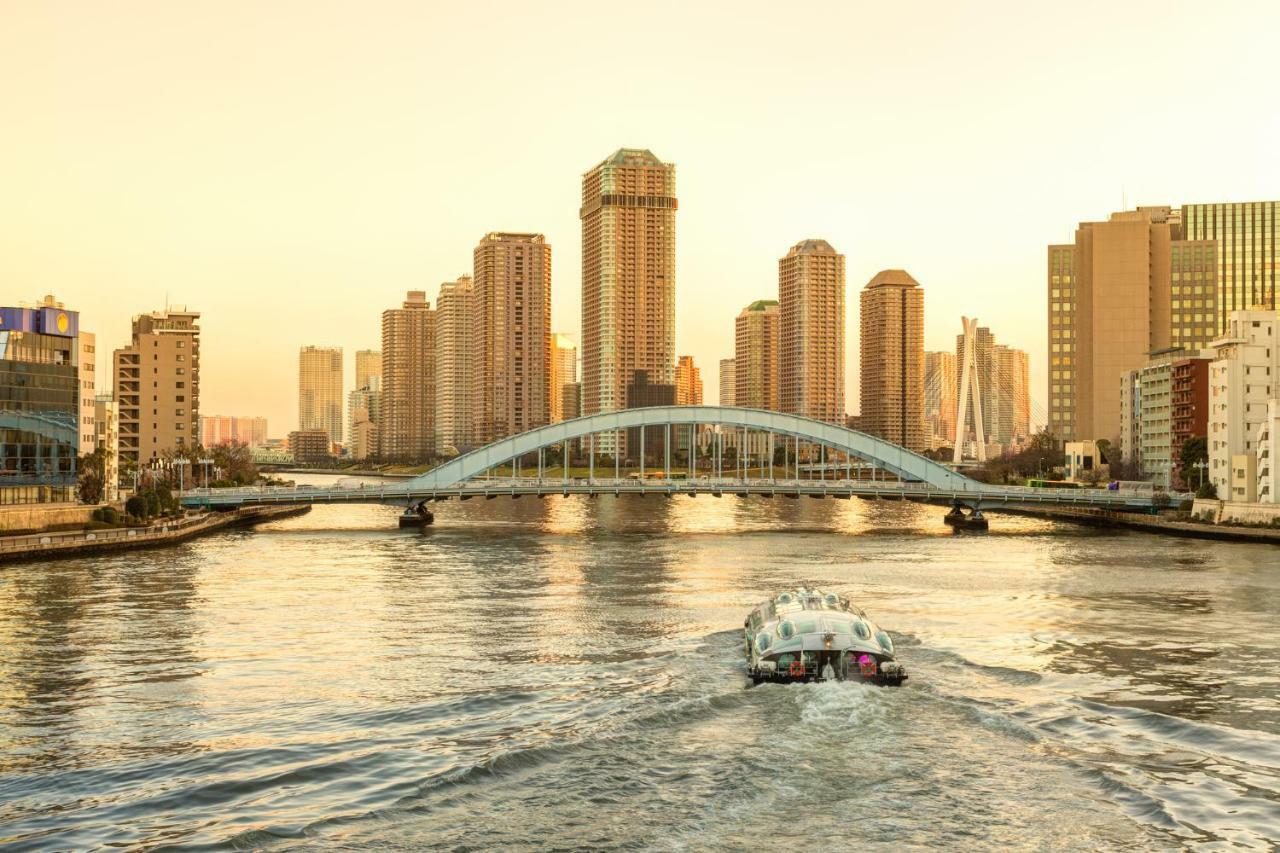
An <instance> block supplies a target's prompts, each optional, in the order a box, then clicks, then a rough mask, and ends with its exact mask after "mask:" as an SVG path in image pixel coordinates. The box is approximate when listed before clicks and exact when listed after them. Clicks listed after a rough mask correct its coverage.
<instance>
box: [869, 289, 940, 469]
mask: <svg viewBox="0 0 1280 853" xmlns="http://www.w3.org/2000/svg"><path fill="white" fill-rule="evenodd" d="M861 352H862V418H861V421H860V423H861V425H862V429H863V431H864V432H867V433H870V434H871V435H876V436H879V437H880V438H883V439H886V440H888V441H892V442H894V443H895V444H900V445H902V446H903V447H905V448H907V449H908V450H914V451H917V452H919V451H922V450H924V449H925V446H926V441H925V433H924V291H923V290H922V289H921V288H920V284H919V282H917V281H916V280H915V279H914V278H912V277H911V276H910V275H908V274H907V272H906V271H905V270H883V271H881V272H879V273H877V274H876V275H875V277H874V278H872V279H871V281H869V282H867V286H866V287H865V288H864V289H863V291H862V349H861Z"/></svg>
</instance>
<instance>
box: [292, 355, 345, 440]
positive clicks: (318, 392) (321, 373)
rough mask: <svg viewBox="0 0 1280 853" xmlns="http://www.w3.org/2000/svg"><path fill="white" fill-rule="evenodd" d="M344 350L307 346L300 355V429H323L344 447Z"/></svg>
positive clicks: (330, 437)
mask: <svg viewBox="0 0 1280 853" xmlns="http://www.w3.org/2000/svg"><path fill="white" fill-rule="evenodd" d="M342 403H343V394H342V347H315V346H305V347H303V348H302V349H301V350H299V352H298V429H299V430H302V431H306V430H312V429H322V430H324V431H325V432H327V433H328V434H329V440H330V441H331V442H333V443H334V444H341V443H342V432H343V430H342V421H343V417H342Z"/></svg>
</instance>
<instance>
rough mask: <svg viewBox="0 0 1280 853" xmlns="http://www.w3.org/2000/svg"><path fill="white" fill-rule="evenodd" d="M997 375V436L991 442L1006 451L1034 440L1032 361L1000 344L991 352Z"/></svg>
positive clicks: (1021, 353) (1020, 351) (1018, 351)
mask: <svg viewBox="0 0 1280 853" xmlns="http://www.w3.org/2000/svg"><path fill="white" fill-rule="evenodd" d="M991 362H992V368H993V371H994V374H995V382H994V386H995V387H994V391H995V394H994V405H995V409H996V419H995V433H994V434H993V435H994V437H993V439H991V440H994V441H995V442H997V443H999V444H1000V445H1002V446H1003V447H1004V448H1005V449H1006V450H1013V449H1016V448H1018V447H1021V446H1022V445H1023V444H1025V443H1026V442H1027V440H1028V439H1030V438H1031V378H1030V372H1031V359H1030V358H1029V357H1028V356H1027V354H1026V353H1025V352H1023V351H1022V350H1020V349H1015V348H1014V347H1007V346H1004V345H1003V344H996V345H995V346H994V347H993V348H992V351H991Z"/></svg>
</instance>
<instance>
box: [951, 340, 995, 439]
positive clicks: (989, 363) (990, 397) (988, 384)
mask: <svg viewBox="0 0 1280 853" xmlns="http://www.w3.org/2000/svg"><path fill="white" fill-rule="evenodd" d="M995 349H996V338H995V335H993V334H991V329H989V328H987V327H986V326H978V327H976V328H975V329H974V333H973V365H972V369H973V370H974V372H975V373H976V374H977V377H978V399H977V400H970V401H969V406H968V408H967V411H966V413H965V419H964V423H962V424H958V426H959V427H960V441H962V442H969V441H977V438H978V425H977V423H976V422H975V420H974V418H975V417H976V416H977V414H978V412H979V411H981V412H982V435H983V438H984V440H985V441H986V442H987V443H988V444H989V443H991V442H994V441H996V440H997V439H996V438H995V434H996V431H997V427H998V424H999V421H1000V405H999V402H998V400H997V397H996V390H997V388H998V386H999V383H998V381H997V379H996V360H995ZM956 363H957V364H958V365H963V364H964V335H956ZM959 379H960V377H957V380H956V381H957V382H959ZM971 384H972V383H971ZM956 387H957V389H958V390H957V393H959V392H960V391H963V389H960V388H959V385H957V386H956ZM957 399H958V398H957ZM978 404H981V405H980V406H979V405H978ZM954 417H955V416H953V420H954Z"/></svg>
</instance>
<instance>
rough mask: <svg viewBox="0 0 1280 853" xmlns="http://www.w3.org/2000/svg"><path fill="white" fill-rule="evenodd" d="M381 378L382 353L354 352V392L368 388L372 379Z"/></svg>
mask: <svg viewBox="0 0 1280 853" xmlns="http://www.w3.org/2000/svg"><path fill="white" fill-rule="evenodd" d="M375 376H376V377H378V378H379V379H381V378H382V353H381V352H379V351H378V350H376V349H360V350H356V390H357V391H358V390H360V389H361V388H368V387H369V380H370V379H372V378H373V377H375Z"/></svg>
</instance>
